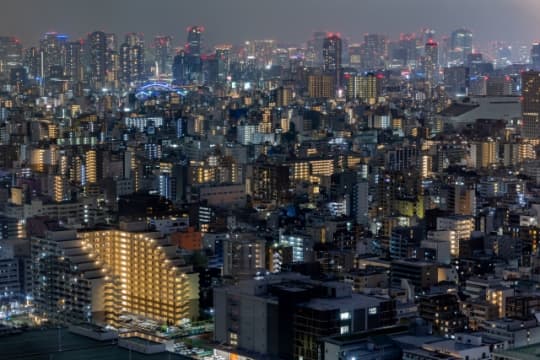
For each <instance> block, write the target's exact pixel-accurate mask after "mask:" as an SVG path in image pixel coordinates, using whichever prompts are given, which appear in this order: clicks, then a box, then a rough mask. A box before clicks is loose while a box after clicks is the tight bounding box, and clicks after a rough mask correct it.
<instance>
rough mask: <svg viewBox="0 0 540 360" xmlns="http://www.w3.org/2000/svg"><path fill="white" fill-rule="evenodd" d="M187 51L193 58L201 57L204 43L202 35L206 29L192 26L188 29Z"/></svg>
mask: <svg viewBox="0 0 540 360" xmlns="http://www.w3.org/2000/svg"><path fill="white" fill-rule="evenodd" d="M187 32H188V36H187V50H188V53H189V54H190V55H192V56H198V57H200V56H201V43H202V33H203V32H204V27H202V26H198V25H195V26H190V27H189V28H188V29H187Z"/></svg>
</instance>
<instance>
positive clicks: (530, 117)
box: [521, 71, 540, 139]
mask: <svg viewBox="0 0 540 360" xmlns="http://www.w3.org/2000/svg"><path fill="white" fill-rule="evenodd" d="M521 83H522V86H523V88H522V98H523V99H522V103H521V111H522V124H521V125H522V126H521V135H522V136H523V137H525V138H529V139H530V138H539V137H540V72H537V71H527V72H524V73H522V74H521Z"/></svg>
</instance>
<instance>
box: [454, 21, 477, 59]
mask: <svg viewBox="0 0 540 360" xmlns="http://www.w3.org/2000/svg"><path fill="white" fill-rule="evenodd" d="M450 48H451V51H452V55H453V56H452V60H454V61H457V62H459V63H460V64H465V63H466V62H467V56H469V55H470V54H472V52H473V34H472V32H471V31H470V30H467V29H458V30H455V31H454V32H452V36H451V38H450Z"/></svg>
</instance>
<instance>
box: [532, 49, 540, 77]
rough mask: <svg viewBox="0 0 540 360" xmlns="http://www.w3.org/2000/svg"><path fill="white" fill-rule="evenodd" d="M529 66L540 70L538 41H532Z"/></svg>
mask: <svg viewBox="0 0 540 360" xmlns="http://www.w3.org/2000/svg"><path fill="white" fill-rule="evenodd" d="M531 67H532V69H533V70H536V71H540V43H534V44H532V47H531Z"/></svg>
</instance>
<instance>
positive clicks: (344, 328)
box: [340, 325, 349, 335]
mask: <svg viewBox="0 0 540 360" xmlns="http://www.w3.org/2000/svg"><path fill="white" fill-rule="evenodd" d="M348 333H349V326H348V325H345V326H342V327H341V328H340V334H341V335H343V334H348Z"/></svg>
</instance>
